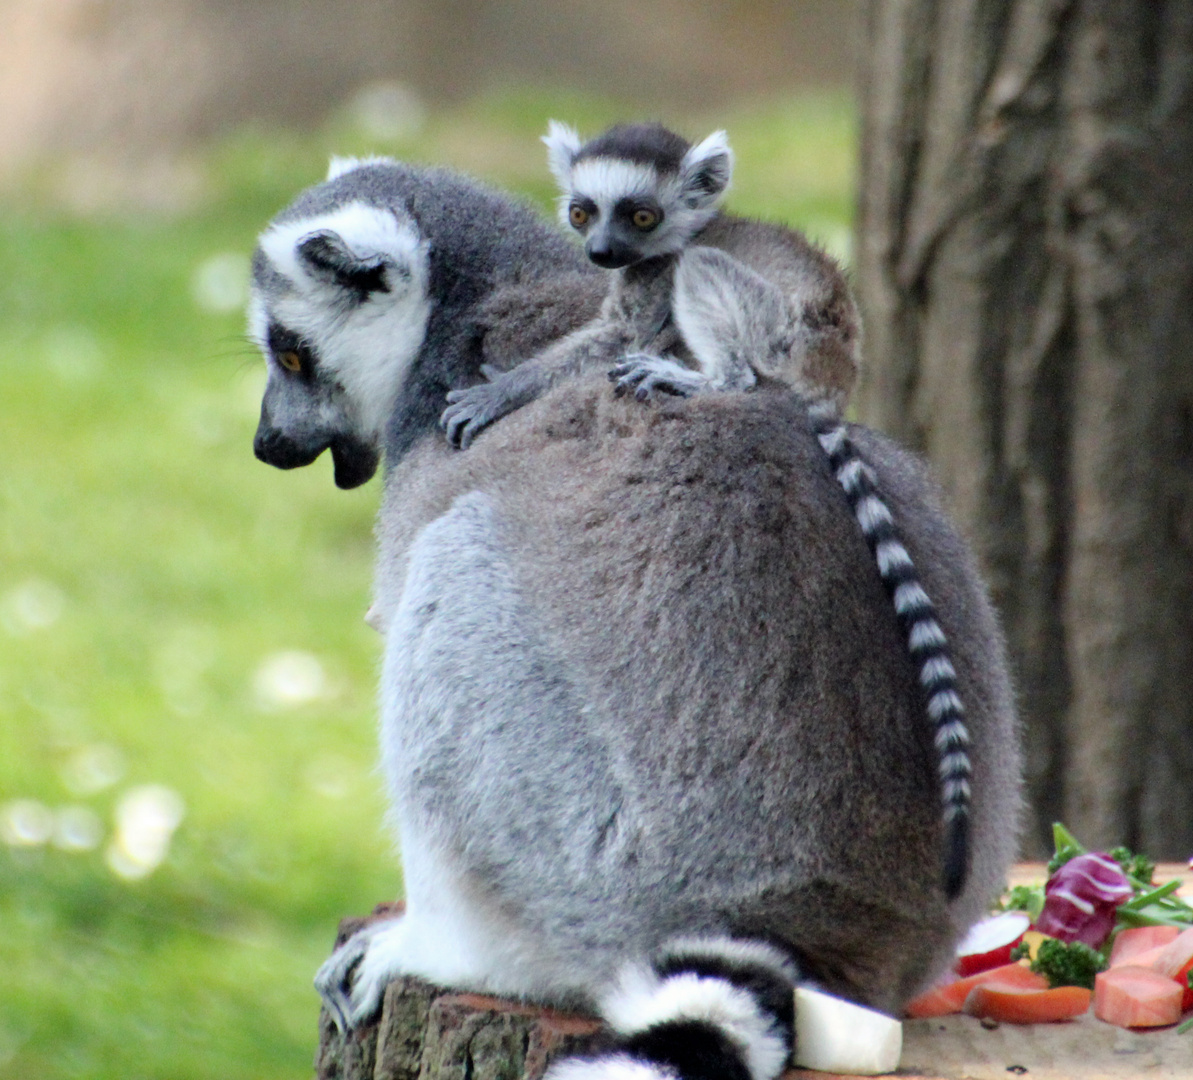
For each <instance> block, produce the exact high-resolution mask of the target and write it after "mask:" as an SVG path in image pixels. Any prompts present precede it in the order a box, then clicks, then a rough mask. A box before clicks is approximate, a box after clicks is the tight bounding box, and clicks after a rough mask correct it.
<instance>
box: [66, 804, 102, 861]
mask: <svg viewBox="0 0 1193 1080" xmlns="http://www.w3.org/2000/svg"><path fill="white" fill-rule="evenodd" d="M103 837H104V826H103V822H101V821H100V819H99V815H98V814H97V813H96V812H95V811H94V810H92V809H91V808H90V807H87V806H64V807H62V809H61V810H59V811H58V813H57V814H56V815H55V820H54V846H55V847H57V848H61V849H62V850H63V851H92V850H94V849H95V848H97V847H99V842H100V841H101V840H102V839H103Z"/></svg>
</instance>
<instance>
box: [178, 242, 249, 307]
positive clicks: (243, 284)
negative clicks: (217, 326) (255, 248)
mask: <svg viewBox="0 0 1193 1080" xmlns="http://www.w3.org/2000/svg"><path fill="white" fill-rule="evenodd" d="M249 275H250V266H249V258H248V256H247V255H245V254H244V253H243V252H239V251H223V252H220V253H219V254H218V255H211V256H208V257H207V258H206V259H204V260H203V261H202V262H201V263H199V265H198V266H197V267H195V272H194V274H193V275H192V277H191V296H192V297H193V298H194V301H195V303H196V304H198V306H199V307H200V308H202V309H203V310H204V311H210V312H212V314H215V315H226V314H227V313H228V312H231V311H239V310H240V309H241V308H243V307H244V306H245V304H246V303H248V298H249Z"/></svg>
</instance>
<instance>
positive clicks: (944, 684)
mask: <svg viewBox="0 0 1193 1080" xmlns="http://www.w3.org/2000/svg"><path fill="white" fill-rule="evenodd" d="M810 413H811V417H812V428H813V431H814V432H815V433H816V437H817V438H818V439H819V440H820V445H821V446H822V447H823V448H824V452H825V453H826V454H827V455H828V459H829V464H830V465H831V467H832V470H833V474H834V476H836V478H837V482H838V483H839V484H840V485H841V488H842V489H843V490H844V492H845V496H846V498H847V499H848V500H849V506H850V508H851V509H852V510H853V515H854V517H856V518H857V522H858V525H859V526H861V530H862V534H863V535H864V536H865V538H866V542H867V543H868V544H869V545H870V550H871V552H873V554H874V560H875V562H876V563H877V564H878V574H879V576H880V577H881V578H882V580H883V583H884V584H885V585H886V587H887V591H888V592H889V593H890V596H891V600H892V602H893V603H894V605H895V613H896V614H897V615H898V617H899V622H900V624H901V625H902V627H903V630H904V632H905V633H906V635H907V646H908V651H909V652H910V653H911V658H912V660H913V661H914V662H915V664H916V667H917V669H918V674H919V682H920V686H921V687H922V688H923V690H924V697H925V702H926V707H927V711H928V717H929V719H930V720H931V721H932V726H933V741H934V742H935V744H936V750H937V753H938V754H939V764H938V766H937V767H938V770H939V774H940V789H941V802H942V812H943V823H944V834H945V836H944V838H945V850H944V889H945V893H946V895H947V896H948V898H949V899H950V900H952V899H953V898H954V897H956V896H957V895H958V894H959V893H960V892H961V889H962V887H963V886H964V884H965V877H966V873H967V869H968V861H969V859H968V851H967V849H968V841H969V800H970V790H969V782H970V779H971V777H972V774H973V768H972V766H971V764H970V760H969V732H968V730H967V729H966V726H965V709H964V707H963V705H962V704H961V696H960V694H959V693H958V692H957V672H956V670H955V669H954V668H953V663H952V661H951V660H950V658H949V643H948V638H947V637H946V636H945V633H944V630H942V629H941V626H940V623H939V622H938V621H937V619H936V608H935V607H934V605H933V603H932V600H931V598H930V597H929V596H928V594H927V592H926V591H925V590H924V587H923V585H922V584H921V583H920V580H919V575H918V574H917V573H916V568H915V563H914V562H913V561H912V558H911V555H910V554H909V553H908V551H907V548H906V547H905V546H904V544H903V541H902V539H901V538H900V536H899V530H898V528H897V527H896V525H895V519H894V516H893V515H892V514H891V511H890V508H889V507H888V506H887V505H886V502H885V501H884V500H883V498H882V494H881V492H880V491H879V488H878V483H877V478H876V476H875V474H874V470H873V469H871V468H870V466H869V465H867V464H866V462H865V461H863V460H862V458H861V455H860V454H859V453H858V450H857V447H855V446H854V444H853V441H852V440H851V439H850V438H849V433H848V432H847V430H846V428H845V425H844V423H842V421H841V420H840V419H839V417H838V416H837V413H836V410H835V409H834V408H833V407H832V406H829V405H824V406H818V405H813V406H812V408H811V410H810Z"/></svg>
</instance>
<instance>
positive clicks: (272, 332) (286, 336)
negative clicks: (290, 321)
mask: <svg viewBox="0 0 1193 1080" xmlns="http://www.w3.org/2000/svg"><path fill="white" fill-rule="evenodd" d="M266 344H267V345H268V346H269V353H270V355H271V356H272V357H273V358H274V360H276V361H277V362H278V364H279V365H280V366H281V367H283V368H285V369H286V370H287V371H292V372H294V373H295V374H298V375H301V376H302V377H304V378H308V379H309V378H311V377H313V376H314V374H315V365H316V358H315V352H314V350H313V349H312V348H311V347H310V346H309V345H308V344H307V343H306V342H305V341H304V340H303V339H302V338H301V337H300V336H299V335H298V334H296V333H295V332H294V331H293V330H288V329H287V328H286V327H284V326H282V324H281V323H270V324H269V329H268V331H267V332H266ZM282 357H287V359H286V360H283V359H281V358H282ZM293 357H297V358H298V365H299V366H298V367H297V368H295V367H294V363H293Z"/></svg>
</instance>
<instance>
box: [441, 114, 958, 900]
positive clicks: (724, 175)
mask: <svg viewBox="0 0 1193 1080" xmlns="http://www.w3.org/2000/svg"><path fill="white" fill-rule="evenodd" d="M545 141H546V142H547V145H548V156H549V160H550V164H551V169H552V171H553V172H554V174H555V176H556V178H557V180H559V182H560V185H561V187H562V188H563V189H564V195H563V198H562V199H561V202H560V210H561V217H563V218H564V219H565V220H566V221H567V222H568V224H569V225H570V226H571V227H572V228H574V229H575V230H576V231H578V232H580V233H581V234H582V235H583V236H584V237H585V250H586V252H587V253H588V255H589V257H590V258H592V259H593V260H594V261H595V262H597V264H598V265H600V266H604V267H607V268H611V269H612V275H611V277H612V282H611V286H610V291H609V295H608V297H607V298H606V300H605V303H604V305H603V307H602V309H601V314H600V316H598V318H597V319H596V320H594V322H593V323H591V324H590V325H589V326H587V327H585V328H583V329H582V330H579V331H577V332H576V333H575V334H573V335H571V336H570V337H568V338H565V339H564V340H562V341H561V342H559V343H558V344H556V345H554V346H552V347H551V348H550V349H549V350H547V352H545V353H544V354H543V355H542V356H540V357H538V358H536V359H532V360H530V361H528V362H527V363H525V364H522V365H519V366H517V367H515V368H514V369H513V370H512V371H510V372H507V373H505V374H503V375H493V377H492V378H491V381H490V382H489V383H488V384H483V385H481V386H477V387H473V388H471V389H468V390H464V391H457V392H454V393H452V394H449V395H448V400H449V402H450V404H449V406H448V409H447V410H446V412H445V413H444V421H445V424H446V427H447V433H448V438H449V440H450V441H452V442H458V443H459V444H460V445H461V446H463V447H466V446H467V444H468V442H469V441H470V440H471V438H472V437H474V436H475V434H476V432H477V431H478V430H479V429H480V427H481V426H482V425H483V423H485V422H490V421H491V420H492V419H493V418H495V417H496V416H498V415H501V414H502V413H503V412H505V411H509V409H511V408H514V407H517V406H519V405H523V404H525V403H526V402H527V401H529V400H533V397H534V396H536V395H537V393H539V392H541V391H542V390H543V389H544V388H545V387H547V386H549V385H550V383H551V382H552V381H553V380H556V379H559V378H561V377H562V376H564V375H566V374H570V375H575V374H578V373H579V372H582V371H583V370H585V369H586V368H587V367H589V366H590V364H591V359H592V358H593V357H594V356H595V357H596V358H597V362H598V363H599V362H600V358H601V357H604V356H607V354H608V352H609V351H610V349H615V350H619V351H621V352H623V353H626V354H627V356H626V358H625V360H624V361H623V362H622V363H621V364H619V365H618V366H616V367H615V368H613V370H612V372H611V375H612V377H613V378H614V379H615V380H616V383H617V390H618V391H619V392H622V393H624V392H627V391H632V392H633V393H634V394H635V396H636V397H638V398H639V399H641V400H646V399H647V398H651V397H657V396H658V395H662V394H668V395H676V396H686V395H690V394H694V393H698V392H702V391H706V390H716V391H722V390H748V389H751V388H752V387H754V386H755V385H757V384H758V382H759V381H760V380H762V381H770V382H775V383H779V384H781V385H785V386H787V387H790V388H791V389H793V390H795V391H796V392H797V393H798V394H800V395H801V397H802V398H803V399H804V400H805V402H807V404H808V406H809V407H810V409H811V411H812V413H813V416H814V417H815V421H816V423H817V424H818V435H819V436H820V438H821V440H822V442H823V445H824V448H825V452H826V454H827V455H828V456H829V459H830V464H831V467H832V469H833V472H834V475H835V476H836V477H837V479H838V480H839V482H840V484H841V487H842V489H843V491H844V493H845V495H846V497H847V499H848V500H849V502H850V506H851V507H852V509H853V511H854V513H855V515H856V517H857V520H858V524H859V526H860V528H861V530H862V533H863V535H864V536H865V537H866V538H867V540H868V541H869V542H871V544H872V546H873V550H874V557H875V561H876V564H877V567H878V571H879V574H880V576H881V577H882V579H883V581H884V582H886V583H887V585H888V588H889V589H890V594H891V599H892V602H893V604H894V606H895V609H896V613H897V614H898V617H899V618H900V619H901V620H902V621H903V622H904V624H905V630H906V633H907V645H908V649H909V651H910V653H911V655H912V656H913V657H914V658H915V660H916V662H917V665H918V667H919V672H920V678H921V682H922V685H923V688H924V694H925V698H924V708H925V711H926V712H927V715H928V719H929V722H930V724H931V727H932V731H933V733H934V736H935V738H936V743H937V747H938V750H939V755H940V765H939V768H940V787H941V804H942V805H941V814H942V817H943V819H944V822H945V830H946V840H945V845H944V857H943V863H944V880H945V883H946V887H947V890H948V892H949V895H955V894H956V893H957V892H958V891H959V890H960V888H961V884H962V882H963V881H964V878H965V873H966V864H967V860H968V855H967V832H968V813H969V809H968V807H969V799H970V795H971V792H970V773H971V768H970V763H969V759H968V756H967V743H968V733H967V730H966V727H965V716H964V712H965V710H964V705H963V703H962V701H961V698H960V696H959V695H958V693H957V692H956V686H955V683H954V680H953V678H952V675H951V672H952V666H951V661H950V658H949V644H948V641H947V638H946V637H945V635H944V633H943V631H942V630H941V629H940V626H939V624H938V623H937V622H936V621H935V619H934V617H933V610H932V602H931V599H930V598H929V597H928V595H927V593H926V592H925V591H924V589H923V588H922V586H921V585H920V583H919V581H918V576H917V571H916V567H915V565H914V563H913V561H912V559H911V557H910V555H909V553H908V552H907V549H906V547H905V546H904V545H903V543H902V541H901V538H900V535H899V531H898V527H897V525H896V523H895V520H894V518H893V516H892V515H891V513H890V511H889V509H888V508H887V507H886V506H885V504H884V503H883V501H882V495H881V485H880V482H879V479H878V477H877V476H876V475H875V472H874V470H873V469H872V468H870V467H869V466H868V465H867V464H866V463H865V462H864V461H863V460H862V459H861V458H860V457H859V456H858V455H857V453H856V451H855V449H854V446H853V443H852V442H851V441H850V440H849V439H848V437H847V436H846V434H845V429H844V427H843V426H842V424H841V414H842V409H843V406H844V404H845V402H846V401H847V399H848V396H849V392H850V390H851V389H852V386H853V382H854V379H855V377H856V372H857V349H858V345H859V340H858V339H859V336H860V332H859V326H858V317H857V311H856V307H855V305H854V302H853V298H852V296H851V295H850V292H849V288H848V285H847V283H846V281H845V278H844V275H843V274H842V272H841V270H840V268H839V267H837V265H836V263H835V262H834V261H833V260H832V259H831V258H830V257H829V256H828V255H827V254H826V253H824V252H823V251H820V250H819V249H817V248H815V247H814V246H813V245H812V244H810V243H809V242H808V240H807V239H806V238H805V237H804V236H802V235H801V234H800V233H798V232H796V231H794V230H791V229H787V228H784V227H782V226H778V225H771V224H767V223H763V222H757V221H748V220H745V219H742V218H737V217H733V216H731V215H728V214H724V213H721V212H720V211H719V210H718V209H717V207H718V203H719V200H720V198H721V196H722V195H723V194H724V192H725V190H726V189H727V187H728V185H729V180H730V176H731V172H732V155H731V152H730V150H729V146H728V143H727V141H726V139H725V136H724V133H723V132H716V133H714V134H713V135H710V136H709V137H708V138H707V139H705V140H704V141H703V142H702V143H700V144H699V145H697V146H694V147H693V146H690V145H689V144H688V143H687V142H686V141H684V140H683V139H682V138H680V137H679V136H677V135H675V134H674V133H672V132H670V131H668V130H667V129H666V128H663V127H662V126H661V125H658V124H640V125H625V126H619V127H615V128H612V129H610V130H609V131H607V132H605V133H604V134H603V135H600V136H598V137H597V138H595V139H593V140H591V141H590V142H588V143H584V144H582V143H581V142H580V140H579V137H578V136H577V135H576V134H575V132H573V131H571V130H570V129H568V128H565V127H563V126H562V125H559V124H552V126H551V129H550V132H549V134H548V135H547V137H546V139H545ZM684 361H686V362H687V363H685V362H684ZM689 363H694V364H695V367H696V370H692V369H691V367H689V366H688V364H689ZM879 519H880V520H881V528H880V527H879ZM913 601H914V602H913ZM929 641H930V647H929V645H928V644H927V643H928V642H929Z"/></svg>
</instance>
